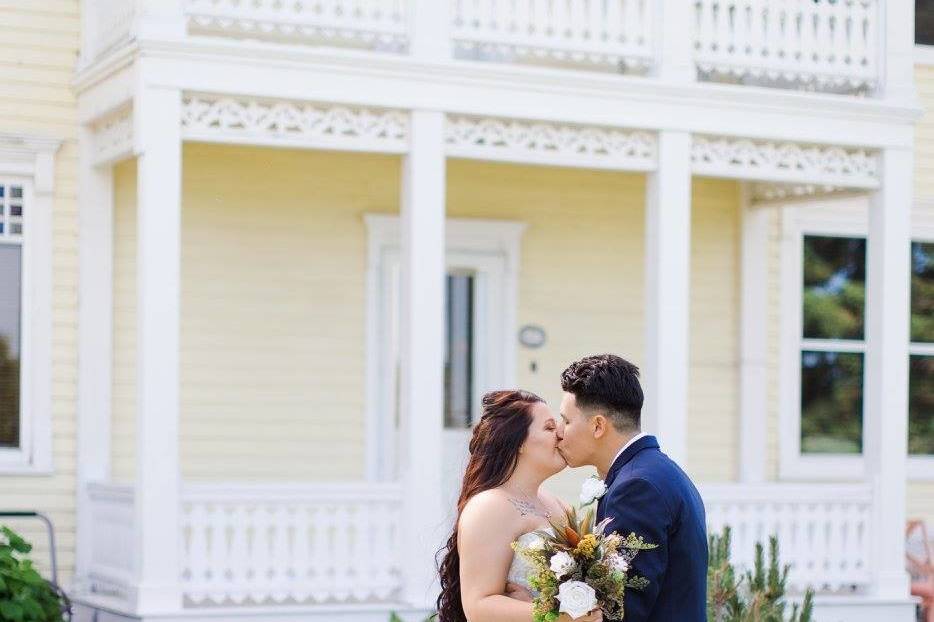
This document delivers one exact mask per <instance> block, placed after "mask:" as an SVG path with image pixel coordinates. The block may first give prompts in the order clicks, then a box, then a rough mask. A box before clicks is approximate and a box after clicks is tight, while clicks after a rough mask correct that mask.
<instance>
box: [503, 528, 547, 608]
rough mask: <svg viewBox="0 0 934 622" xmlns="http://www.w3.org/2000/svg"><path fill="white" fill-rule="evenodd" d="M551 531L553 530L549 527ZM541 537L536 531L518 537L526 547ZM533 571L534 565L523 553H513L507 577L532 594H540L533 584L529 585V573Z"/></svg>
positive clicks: (519, 541) (522, 545) (518, 540)
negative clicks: (533, 587)
mask: <svg viewBox="0 0 934 622" xmlns="http://www.w3.org/2000/svg"><path fill="white" fill-rule="evenodd" d="M549 531H551V530H550V529H549ZM539 538H541V536H539V535H538V534H536V533H534V532H529V533H524V534H522V535H521V536H519V538H518V539H517V542H518V543H519V546H521V547H526V546H529V545H530V544H532V543H533V542H535V540H537V539H539ZM531 572H532V565H531V564H530V563H529V562H528V560H526V559H525V557H524V556H523V555H519V554H518V553H513V554H512V564H511V565H510V566H509V574H507V575H506V579H507V580H508V581H509V582H510V583H515V584H516V585H521V586H522V587H524V588H525V589H527V590H528V591H530V592H531V593H532V596H538V592H537V591H536V590H534V589H532V586H531V585H529V574H530V573H531Z"/></svg>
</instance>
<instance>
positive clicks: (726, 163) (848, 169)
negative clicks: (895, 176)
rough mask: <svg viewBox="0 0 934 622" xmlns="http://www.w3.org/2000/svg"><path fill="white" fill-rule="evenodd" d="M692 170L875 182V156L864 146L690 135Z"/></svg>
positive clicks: (831, 182)
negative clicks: (854, 146) (846, 146)
mask: <svg viewBox="0 0 934 622" xmlns="http://www.w3.org/2000/svg"><path fill="white" fill-rule="evenodd" d="M691 163H692V165H693V170H694V174H695V175H706V176H710V177H727V178H733V179H748V180H755V181H766V182H783V183H791V184H809V185H813V186H842V187H846V188H862V189H875V188H878V187H879V184H880V181H879V161H878V158H877V156H876V154H875V153H874V152H872V151H870V150H868V149H859V148H857V149H853V148H845V147H840V146H835V145H808V144H803V143H779V142H772V141H755V140H750V139H748V138H735V137H725V136H705V135H695V136H694V138H693V143H692V147H691Z"/></svg>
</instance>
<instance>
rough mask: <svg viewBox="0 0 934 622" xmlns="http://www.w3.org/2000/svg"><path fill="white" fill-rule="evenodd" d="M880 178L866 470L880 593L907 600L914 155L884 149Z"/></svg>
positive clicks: (873, 213)
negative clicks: (872, 486) (871, 481)
mask: <svg viewBox="0 0 934 622" xmlns="http://www.w3.org/2000/svg"><path fill="white" fill-rule="evenodd" d="M881 172H882V187H881V189H879V190H878V191H876V193H875V195H874V197H873V200H872V203H871V205H870V208H869V236H868V241H867V246H868V248H867V252H868V258H867V267H868V275H867V285H868V287H867V304H866V314H867V320H868V332H867V340H866V375H865V378H866V381H865V382H866V386H865V416H866V420H867V424H868V425H867V426H866V430H867V435H866V454H867V467H868V468H867V470H868V473H869V474H870V476H871V477H873V478H874V481H875V484H876V485H875V495H876V496H875V514H874V519H875V520H874V524H873V541H874V556H873V564H874V568H875V571H876V590H877V594H878V595H879V596H883V597H892V598H906V597H907V596H908V575H907V574H906V572H905V513H906V508H905V503H906V500H905V488H906V480H907V477H908V474H907V454H908V341H909V313H910V299H909V292H910V283H911V278H910V269H911V268H910V266H911V264H910V244H911V204H912V199H913V186H912V184H913V173H914V156H913V153H912V150H911V148H901V149H898V148H889V149H886V150H885V151H884V152H883V155H882V163H881Z"/></svg>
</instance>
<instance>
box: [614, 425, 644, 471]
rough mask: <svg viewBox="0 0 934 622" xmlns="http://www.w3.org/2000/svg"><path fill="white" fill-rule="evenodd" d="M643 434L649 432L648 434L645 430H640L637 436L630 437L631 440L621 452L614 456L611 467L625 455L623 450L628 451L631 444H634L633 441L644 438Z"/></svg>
mask: <svg viewBox="0 0 934 622" xmlns="http://www.w3.org/2000/svg"><path fill="white" fill-rule="evenodd" d="M643 436H648V434H646V433H645V432H639V433H638V434H636V435H635V436H633V437H632V438H631V439H629V442H628V443H626V444H625V445H623V448H622V449H620V450H619V453H618V454H616V457H615V458H613V462H611V463H610V468H611V469H612V468H613V465H614V464H616V461H617V460H619V457H620V456H622V455H623V452H624V451H626V450H627V449H629V446H630V445H632V444H633V443H635V442H636V441H637V440H639V439H640V438H642V437H643Z"/></svg>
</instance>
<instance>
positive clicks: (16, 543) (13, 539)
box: [0, 527, 32, 553]
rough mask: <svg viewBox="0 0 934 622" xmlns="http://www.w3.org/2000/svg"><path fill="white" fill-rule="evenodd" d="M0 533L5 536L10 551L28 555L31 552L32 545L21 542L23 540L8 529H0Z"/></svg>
mask: <svg viewBox="0 0 934 622" xmlns="http://www.w3.org/2000/svg"><path fill="white" fill-rule="evenodd" d="M0 532H2V533H3V535H5V536H6V538H7V541H8V542H9V546H10V548H11V549H13V550H14V551H16V552H17V553H29V552H30V551H32V545H31V544H29V543H28V542H26V541H25V540H23V538H22V537H21V536H20V535H19V534H18V533H16V532H15V531H13V530H12V529H10V528H9V527H0Z"/></svg>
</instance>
